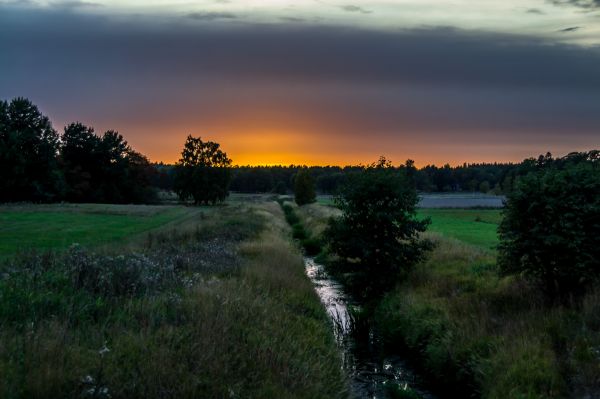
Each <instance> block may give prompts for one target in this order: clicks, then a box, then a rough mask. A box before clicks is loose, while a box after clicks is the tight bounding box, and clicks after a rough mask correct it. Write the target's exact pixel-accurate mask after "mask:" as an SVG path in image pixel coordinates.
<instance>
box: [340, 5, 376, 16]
mask: <svg viewBox="0 0 600 399" xmlns="http://www.w3.org/2000/svg"><path fill="white" fill-rule="evenodd" d="M340 9H341V10H342V11H347V12H358V13H361V14H370V13H372V11H371V10H367V9H364V8H362V7H359V6H355V5H353V4H348V5H344V6H340Z"/></svg>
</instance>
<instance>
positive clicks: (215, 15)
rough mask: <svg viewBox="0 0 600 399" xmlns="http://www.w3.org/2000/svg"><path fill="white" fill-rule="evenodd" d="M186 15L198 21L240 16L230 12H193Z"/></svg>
mask: <svg viewBox="0 0 600 399" xmlns="http://www.w3.org/2000/svg"><path fill="white" fill-rule="evenodd" d="M186 17H188V18H191V19H194V20H197V21H216V20H219V19H236V18H237V17H238V16H237V15H236V14H233V13H230V12H192V13H189V14H187V15H186Z"/></svg>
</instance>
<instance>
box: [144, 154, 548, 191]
mask: <svg viewBox="0 0 600 399" xmlns="http://www.w3.org/2000/svg"><path fill="white" fill-rule="evenodd" d="M536 162H537V158H531V159H527V160H525V161H523V162H521V163H490V164H485V163H481V164H463V165H460V166H450V165H444V166H442V167H438V166H435V165H427V166H425V167H423V168H419V169H417V168H415V167H414V163H413V162H412V161H410V160H409V161H407V163H405V164H404V165H401V166H394V167H392V168H393V169H396V170H398V171H403V170H407V171H409V173H410V174H411V180H412V181H413V184H414V185H415V188H416V189H417V191H419V192H447V193H452V192H454V193H460V192H462V193H467V192H468V193H472V192H477V193H486V194H496V195H506V194H509V193H510V192H512V190H513V188H514V182H515V179H517V178H518V177H519V176H524V175H526V174H527V173H528V172H529V171H530V170H531V169H532V166H531V165H533V164H535V163H536ZM154 167H155V169H156V174H155V175H154V176H153V177H152V184H153V185H154V186H155V187H157V188H159V189H161V190H166V191H172V190H173V189H174V185H175V173H176V171H175V169H176V168H175V165H168V164H163V163H157V164H154ZM362 168H363V166H360V165H357V166H345V167H340V166H310V167H307V166H304V165H290V166H232V167H231V185H230V190H231V191H233V192H239V193H275V194H289V193H293V192H294V184H295V183H294V182H295V178H296V175H297V174H298V172H300V171H301V170H308V172H309V173H310V175H311V177H312V179H313V180H314V184H315V189H316V191H317V192H318V193H319V194H329V195H334V194H338V193H339V191H340V189H341V187H342V186H343V185H344V183H345V182H346V180H347V179H348V176H349V175H351V174H353V173H355V172H357V171H360V170H361V169H362Z"/></svg>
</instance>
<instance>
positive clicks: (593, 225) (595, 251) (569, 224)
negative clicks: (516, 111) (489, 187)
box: [498, 151, 600, 299]
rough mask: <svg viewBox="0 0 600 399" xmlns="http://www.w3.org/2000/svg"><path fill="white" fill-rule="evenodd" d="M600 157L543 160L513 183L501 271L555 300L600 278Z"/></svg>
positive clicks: (501, 248) (502, 235) (504, 228)
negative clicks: (539, 288)
mask: <svg viewBox="0 0 600 399" xmlns="http://www.w3.org/2000/svg"><path fill="white" fill-rule="evenodd" d="M599 154H600V153H598V152H597V151H594V152H590V153H584V154H583V156H582V154H570V155H569V156H567V157H565V158H560V159H557V160H552V159H551V157H549V156H546V157H540V158H539V159H538V161H537V162H536V163H533V162H532V163H530V165H529V166H528V167H529V168H530V169H531V170H532V171H531V172H529V173H528V174H527V175H525V176H521V177H520V178H519V179H518V180H516V181H515V183H514V189H513V191H512V192H511V194H510V195H509V196H508V201H507V203H506V208H505V210H504V219H503V221H502V223H501V225H500V228H499V235H500V246H499V262H498V263H499V265H500V268H501V271H502V272H503V273H504V274H520V275H524V276H526V277H528V278H530V279H532V280H533V281H535V282H537V283H540V284H541V286H542V288H543V289H544V291H545V292H546V294H547V295H548V296H549V297H550V298H551V299H558V298H565V297H566V296H568V295H571V294H579V293H581V292H583V291H584V289H585V287H586V286H588V285H589V284H590V283H591V282H592V281H594V280H596V279H597V278H598V277H600V155H599Z"/></svg>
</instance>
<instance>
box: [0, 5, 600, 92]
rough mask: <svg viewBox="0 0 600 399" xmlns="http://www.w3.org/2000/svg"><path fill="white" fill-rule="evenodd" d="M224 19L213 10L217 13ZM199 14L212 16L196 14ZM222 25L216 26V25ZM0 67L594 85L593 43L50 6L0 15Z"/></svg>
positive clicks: (597, 54) (598, 66) (596, 53)
mask: <svg viewBox="0 0 600 399" xmlns="http://www.w3.org/2000/svg"><path fill="white" fill-rule="evenodd" d="M224 16H225V17H226V16H228V15H220V17H224ZM195 17H198V18H200V19H202V18H209V19H210V18H213V17H215V18H216V17H217V16H212V17H206V15H204V14H199V15H196V16H195ZM219 26H221V27H219ZM0 35H1V36H2V37H6V38H10V40H3V41H1V42H0V50H1V52H2V54H5V55H7V57H6V60H7V61H6V62H3V63H2V64H1V65H0V69H4V71H2V72H4V73H3V74H2V75H4V76H7V75H6V69H7V68H9V69H11V70H14V71H15V73H16V74H17V75H19V74H23V73H25V71H31V70H32V68H33V67H34V66H35V65H38V64H43V65H44V66H45V70H46V71H47V72H46V73H50V72H55V73H57V74H58V76H57V77H59V78H60V77H61V75H64V77H65V78H68V77H69V76H71V73H73V72H74V73H76V74H78V75H79V74H84V73H85V74H87V75H89V76H90V77H94V76H97V75H98V74H104V73H109V72H110V73H115V74H116V75H115V77H116V78H118V77H119V76H129V75H131V74H134V75H139V74H140V73H141V74H144V75H146V76H162V77H164V76H170V75H172V76H178V77H181V78H182V79H183V78H186V77H189V76H199V75H202V76H210V75H215V76H225V77H227V76H229V77H234V78H236V79H242V78H243V79H265V80H269V81H273V80H278V79H281V80H285V81H289V80H296V81H312V82H320V81H338V82H339V81H347V82H350V83H352V84H368V83H377V82H379V83H385V84H388V83H393V84H400V83H411V84H426V85H456V86H464V87H480V86H496V87H500V88H502V87H510V86H513V87H541V88H550V87H569V88H580V89H583V90H592V89H593V90H598V89H599V88H600V74H599V73H598V70H600V49H599V48H583V47H577V46H573V45H566V44H557V43H550V42H546V41H544V40H542V39H535V38H531V37H525V36H510V35H502V34H493V33H483V32H477V31H460V30H456V29H451V28H429V29H413V30H399V31H395V32H385V31H372V30H360V29H353V28H342V27H318V26H310V25H297V24H295V25H289V24H288V25H286V24H282V25H278V26H274V25H270V26H269V25H262V26H261V25H250V24H239V23H227V24H225V23H223V24H221V25H214V24H213V25H210V26H204V25H199V26H189V25H183V26H179V25H175V24H173V25H169V24H162V25H160V24H157V25H156V26H155V25H150V24H148V25H146V24H144V22H138V23H135V22H133V21H130V22H127V23H117V22H114V21H111V20H110V19H108V18H103V17H92V16H85V17H84V16H78V15H71V14H70V13H64V14H61V13H58V12H52V13H51V12H26V11H20V12H2V13H0Z"/></svg>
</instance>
